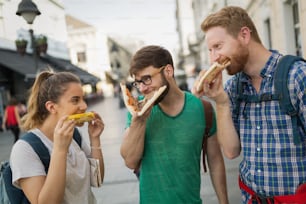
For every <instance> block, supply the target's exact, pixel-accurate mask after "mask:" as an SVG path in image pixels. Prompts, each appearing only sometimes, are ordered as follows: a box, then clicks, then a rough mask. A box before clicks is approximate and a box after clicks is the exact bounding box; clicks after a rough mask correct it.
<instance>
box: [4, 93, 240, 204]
mask: <svg viewBox="0 0 306 204" xmlns="http://www.w3.org/2000/svg"><path fill="white" fill-rule="evenodd" d="M88 109H89V110H93V111H96V112H98V113H99V114H100V115H101V116H102V118H103V120H104V123H105V124H106V126H105V129H104V132H103V134H102V136H101V142H102V151H103V155H104V163H105V177H104V183H103V184H102V187H101V188H93V191H94V193H95V195H96V198H97V200H98V204H137V203H138V199H139V195H138V181H137V179H136V177H135V175H134V174H133V173H132V171H131V170H129V169H128V168H127V167H125V165H124V162H123V159H122V158H121V156H120V144H121V141H122V136H123V132H124V125H125V116H126V109H120V108H119V101H118V98H105V99H104V100H103V101H102V102H99V103H96V104H93V105H91V106H90V107H89V108H88ZM81 131H82V132H83V131H84V132H86V131H87V129H86V127H83V128H81ZM13 138H14V137H13V135H12V134H11V133H10V132H2V133H0V161H3V160H7V159H8V158H9V154H10V149H11V147H12V145H13ZM240 159H241V158H237V159H234V160H227V159H225V162H226V171H227V186H228V193H229V198H230V204H239V203H240V191H239V187H238V185H237V173H238V170H237V168H238V165H239V161H240ZM201 177H202V186H201V197H202V200H203V203H204V204H217V203H218V202H217V198H216V195H215V193H214V190H213V188H212V184H211V182H210V177H209V173H203V171H202V174H201Z"/></svg>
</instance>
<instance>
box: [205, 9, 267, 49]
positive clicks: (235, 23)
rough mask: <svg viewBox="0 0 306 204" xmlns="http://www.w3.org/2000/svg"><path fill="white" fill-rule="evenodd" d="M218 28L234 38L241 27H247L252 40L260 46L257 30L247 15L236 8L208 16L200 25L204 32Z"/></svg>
mask: <svg viewBox="0 0 306 204" xmlns="http://www.w3.org/2000/svg"><path fill="white" fill-rule="evenodd" d="M216 26H220V27H222V28H225V30H226V31H227V32H228V33H229V34H230V35H231V36H233V37H234V38H236V37H237V36H238V33H239V32H240V30H241V28H242V27H248V28H249V29H250V30H251V32H252V35H251V36H252V39H254V40H255V41H256V42H258V43H260V44H261V40H260V38H259V35H258V33H257V29H256V27H255V25H254V23H253V21H252V19H251V18H250V16H249V15H248V13H247V12H246V11H245V10H244V9H242V8H240V7H236V6H228V7H224V8H223V9H221V10H220V11H218V12H216V13H213V14H210V15H209V16H207V17H206V19H205V20H204V21H203V23H202V24H201V29H202V30H203V31H204V32H206V31H207V30H209V29H210V28H212V27H216Z"/></svg>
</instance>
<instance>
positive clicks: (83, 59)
mask: <svg viewBox="0 0 306 204" xmlns="http://www.w3.org/2000/svg"><path fill="white" fill-rule="evenodd" d="M77 58H78V63H80V62H81V63H82V62H86V53H85V52H78V53H77Z"/></svg>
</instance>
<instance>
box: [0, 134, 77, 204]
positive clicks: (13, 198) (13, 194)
mask: <svg viewBox="0 0 306 204" xmlns="http://www.w3.org/2000/svg"><path fill="white" fill-rule="evenodd" d="M20 139H21V140H24V141H26V142H27V143H29V144H30V145H31V147H32V148H33V150H34V151H35V153H36V154H37V155H38V156H39V159H40V160H41V162H42V163H43V165H44V167H45V171H46V173H47V172H48V169H49V163H50V155H49V151H48V149H47V147H46V146H45V145H44V143H43V142H42V141H41V140H40V138H39V137H37V136H36V135H35V134H34V133H32V132H28V133H26V134H25V135H24V136H22V137H21V138H20ZM73 139H74V140H75V141H76V142H77V143H78V145H79V146H80V147H81V143H82V137H81V135H80V133H79V132H78V130H77V129H75V130H74V132H73ZM0 184H1V189H0V195H3V199H2V197H1V200H0V201H1V202H0V204H10V203H11V204H29V203H30V202H29V201H28V199H27V198H26V196H25V195H24V193H23V191H22V190H21V189H19V188H16V187H15V186H14V185H13V184H12V171H11V167H10V164H9V161H5V162H2V164H1V177H0Z"/></svg>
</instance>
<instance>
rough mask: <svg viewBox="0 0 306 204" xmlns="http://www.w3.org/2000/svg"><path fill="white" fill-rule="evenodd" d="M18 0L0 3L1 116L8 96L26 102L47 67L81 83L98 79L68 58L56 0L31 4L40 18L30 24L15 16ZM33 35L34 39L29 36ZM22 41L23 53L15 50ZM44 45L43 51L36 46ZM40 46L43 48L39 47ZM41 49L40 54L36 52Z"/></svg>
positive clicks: (62, 19) (61, 9) (62, 14)
mask: <svg viewBox="0 0 306 204" xmlns="http://www.w3.org/2000/svg"><path fill="white" fill-rule="evenodd" d="M21 2H22V1H21V0H10V1H7V0H0V114H1V115H2V113H3V106H5V105H6V104H7V102H8V100H9V98H10V97H11V96H14V97H16V98H17V99H18V100H20V101H25V100H26V99H27V94H28V89H29V88H30V86H31V84H32V83H33V81H34V79H35V77H36V74H37V73H38V72H39V71H41V70H45V69H48V68H52V69H54V70H55V71H69V72H72V73H75V74H76V75H78V76H79V77H80V79H81V81H82V83H83V84H84V85H85V84H90V85H91V86H95V85H96V84H97V83H98V82H99V81H100V78H99V77H96V76H94V75H92V74H90V73H88V72H86V71H84V70H82V69H81V68H80V67H78V66H75V65H73V64H72V63H71V62H70V59H69V50H68V48H67V46H66V42H67V29H66V21H65V15H66V14H65V10H64V7H63V6H62V5H61V3H60V1H59V0H39V1H38V0H36V1H33V2H34V3H35V4H36V6H37V8H38V10H39V11H40V13H41V14H40V15H38V16H36V18H35V20H34V22H33V24H31V25H29V24H27V22H26V21H25V20H24V19H23V17H21V16H18V15H16V12H17V9H18V5H19V4H20V3H21ZM31 32H32V33H33V38H32V35H31ZM16 40H18V46H19V45H21V44H20V42H21V41H27V44H26V47H25V50H22V49H21V48H18V49H17V47H16V46H17V44H15V43H16V42H17V41H16ZM43 42H46V43H47V44H44V45H45V46H44V48H47V50H44V51H42V50H41V49H40V48H38V47H37V46H38V45H39V44H40V43H43ZM41 47H42V46H41ZM38 50H40V52H38Z"/></svg>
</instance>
